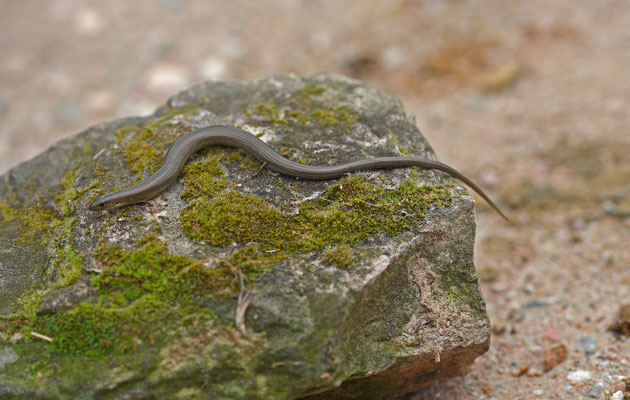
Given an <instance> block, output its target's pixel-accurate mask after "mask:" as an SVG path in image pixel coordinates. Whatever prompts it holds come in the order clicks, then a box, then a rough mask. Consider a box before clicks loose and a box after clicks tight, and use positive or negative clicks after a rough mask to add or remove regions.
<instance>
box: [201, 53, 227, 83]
mask: <svg viewBox="0 0 630 400" xmlns="http://www.w3.org/2000/svg"><path fill="white" fill-rule="evenodd" d="M200 70H201V71H200V72H201V76H203V77H204V78H205V79H220V78H223V77H225V72H226V71H227V67H226V65H225V61H223V60H222V59H220V58H218V57H208V58H206V59H205V60H203V63H202V64H201V68H200Z"/></svg>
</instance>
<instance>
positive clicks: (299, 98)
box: [244, 85, 359, 134]
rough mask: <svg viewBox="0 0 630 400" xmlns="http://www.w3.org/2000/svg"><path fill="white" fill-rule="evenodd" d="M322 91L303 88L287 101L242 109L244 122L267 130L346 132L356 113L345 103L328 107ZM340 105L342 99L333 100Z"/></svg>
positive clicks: (354, 119) (317, 88) (279, 99)
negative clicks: (270, 128) (280, 128)
mask: <svg viewBox="0 0 630 400" xmlns="http://www.w3.org/2000/svg"><path fill="white" fill-rule="evenodd" d="M325 92H326V88H324V87H322V86H310V85H305V86H304V88H303V89H302V90H299V91H297V92H296V93H295V95H294V96H291V97H290V98H284V97H283V98H274V99H270V100H268V101H266V102H263V103H259V104H256V105H254V106H251V107H249V108H247V109H246V111H245V112H244V116H245V120H246V121H247V123H248V124H252V125H257V124H258V123H259V122H264V124H265V125H268V126H270V127H276V128H277V127H295V126H298V127H304V128H309V129H313V128H320V129H326V128H335V129H338V130H339V131H341V132H343V133H346V134H347V133H349V132H350V130H351V129H352V127H353V126H354V124H355V123H356V122H357V121H358V119H359V113H358V112H357V110H355V109H354V108H353V107H351V106H349V105H346V104H338V105H336V106H331V105H329V104H330V103H331V100H330V99H329V98H326V97H325V96H324V94H325ZM335 101H336V102H341V101H343V99H341V98H338V99H335Z"/></svg>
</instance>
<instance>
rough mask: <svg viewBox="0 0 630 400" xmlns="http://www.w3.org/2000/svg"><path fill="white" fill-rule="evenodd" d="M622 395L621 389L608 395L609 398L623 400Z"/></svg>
mask: <svg viewBox="0 0 630 400" xmlns="http://www.w3.org/2000/svg"><path fill="white" fill-rule="evenodd" d="M623 397H624V396H623V392H622V391H621V390H617V391H616V392H615V393H613V395H612V396H610V400H623Z"/></svg>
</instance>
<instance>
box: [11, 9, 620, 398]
mask: <svg viewBox="0 0 630 400" xmlns="http://www.w3.org/2000/svg"><path fill="white" fill-rule="evenodd" d="M0 10H1V12H0V173H4V172H6V170H8V169H9V168H10V167H11V166H13V165H16V164H17V163H19V162H21V161H24V160H26V159H28V158H30V157H33V156H35V155H36V154H38V153H39V152H41V151H43V150H44V149H46V148H47V147H48V146H50V145H51V144H53V143H55V142H56V141H58V140H59V139H61V138H63V137H65V136H68V135H71V134H74V133H76V132H79V131H80V130H82V129H85V128H87V127H89V126H90V125H93V124H95V123H98V122H102V121H107V120H111V119H115V118H119V117H125V116H131V115H142V114H149V113H151V112H152V111H153V110H154V109H155V108H156V107H157V106H159V105H161V104H162V103H164V102H165V101H166V99H167V98H168V97H169V96H171V95H173V94H175V93H177V92H178V91H179V90H180V89H182V88H185V87H187V86H189V85H191V84H193V83H196V82H199V81H202V80H206V79H237V80H250V79H258V78H264V77H267V76H269V75H272V74H280V73H288V72H291V73H296V74H299V75H306V74H311V73H315V72H320V71H327V72H336V73H341V74H345V75H348V76H351V77H354V78H357V79H360V80H363V81H365V82H367V83H369V84H370V85H372V86H375V87H377V88H379V89H381V90H383V91H385V92H388V93H389V94H391V95H393V96H396V97H399V98H400V99H401V100H402V101H403V102H404V104H405V107H406V108H407V110H408V111H410V112H411V113H413V114H414V115H416V117H417V122H418V126H419V128H420V130H421V131H422V132H423V134H424V135H425V137H427V139H428V140H429V142H430V143H431V145H432V146H433V148H434V149H435V150H436V152H437V154H438V156H439V157H440V159H441V160H442V161H445V162H447V163H449V164H451V165H453V166H454V167H456V168H457V169H459V170H460V171H462V172H464V173H465V174H466V175H468V176H470V177H471V178H473V180H475V181H478V182H479V183H480V184H481V186H483V187H484V188H486V189H487V190H488V191H489V192H490V194H491V197H493V198H495V199H497V200H498V201H499V203H500V204H501V206H502V207H503V208H504V209H505V211H506V212H507V213H508V214H509V215H510V217H511V219H512V220H513V223H512V224H506V223H504V222H502V221H501V220H500V219H499V218H498V217H497V216H496V215H494V214H493V213H492V212H490V210H489V209H487V207H486V206H485V205H484V203H483V202H478V210H479V211H478V237H477V243H476V264H477V270H478V272H479V274H480V277H481V284H482V290H483V292H484V296H485V297H486V301H487V303H488V312H489V315H490V318H491V320H492V322H493V339H492V348H491V350H490V351H489V352H488V353H487V354H486V355H484V356H483V357H481V358H479V359H478V360H477V362H476V363H475V364H474V365H473V367H472V369H471V372H470V373H469V374H468V375H467V376H465V377H463V378H456V379H452V380H450V381H447V382H444V383H440V384H437V385H434V386H432V387H431V388H429V389H427V390H425V391H424V392H423V393H422V394H418V395H417V396H416V398H418V399H419V398H441V399H462V398H471V399H482V398H483V399H491V398H496V399H502V398H521V399H530V398H532V399H533V398H536V399H538V398H577V397H580V396H590V397H592V398H609V397H610V396H611V394H612V393H614V392H616V391H620V390H621V391H623V390H626V385H628V386H630V377H629V376H630V370H629V369H630V341H629V340H628V339H627V338H625V339H624V337H617V336H615V335H613V334H612V333H611V332H609V331H608V327H609V326H610V324H611V323H613V322H614V321H615V318H617V310H618V309H619V306H620V305H621V304H622V303H624V302H625V303H627V302H628V299H629V298H630V250H629V249H630V200H628V199H629V198H630V197H629V195H630V163H629V162H628V161H629V160H630V111H629V110H630V73H629V71H630V69H629V68H630V29H629V28H628V27H629V26H630V3H629V2H627V1H623V0H599V1H592V0H572V1H569V0H558V1H554V2H549V1H545V0H530V1H526V2H506V1H502V0H461V1H455V0H388V1H374V0H348V1H333V0H308V1H307V0H302V1H299V0H293V1H292V0H267V1H257V2H255V1H245V0H230V1H193V0H151V1H149V0H136V1H124V0H109V1H106V2H104V1H86V0H56V1H43V0H29V1H12V0H0ZM629 323H630V322H629ZM629 329H630V328H629ZM559 346H560V347H562V346H564V347H565V348H566V349H567V350H568V352H567V353H568V356H567V357H568V360H567V361H565V362H562V363H559V361H561V360H559V361H558V363H556V364H557V365H555V364H554V366H553V367H552V368H551V369H550V370H549V371H548V372H545V369H546V367H545V364H544V363H545V360H546V359H547V358H548V357H549V354H550V353H549V352H550V351H551V350H550V349H552V348H557V347H559ZM575 371H586V372H588V374H582V375H580V376H582V377H584V376H588V377H587V378H583V379H575V376H574V375H571V373H572V372H575ZM628 390H630V389H628ZM423 396H424V397H423ZM628 396H630V394H628Z"/></svg>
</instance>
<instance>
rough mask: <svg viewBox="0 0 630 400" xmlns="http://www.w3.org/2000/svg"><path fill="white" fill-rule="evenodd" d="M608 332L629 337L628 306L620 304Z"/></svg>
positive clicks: (629, 308)
mask: <svg viewBox="0 0 630 400" xmlns="http://www.w3.org/2000/svg"><path fill="white" fill-rule="evenodd" d="M608 330H610V331H612V332H614V333H615V334H617V335H621V336H630V304H622V305H621V306H620V307H619V311H618V313H617V317H616V319H615V321H614V322H613V323H612V324H611V325H610V326H609V327H608Z"/></svg>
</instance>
